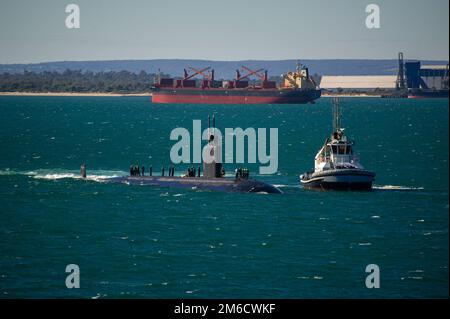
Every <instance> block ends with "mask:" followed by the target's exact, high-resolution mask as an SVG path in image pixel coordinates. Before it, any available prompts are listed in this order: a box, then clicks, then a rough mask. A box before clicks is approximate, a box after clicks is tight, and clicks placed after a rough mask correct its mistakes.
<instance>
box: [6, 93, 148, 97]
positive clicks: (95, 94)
mask: <svg viewBox="0 0 450 319" xmlns="http://www.w3.org/2000/svg"><path fill="white" fill-rule="evenodd" d="M151 95H152V94H151V93H131V94H121V93H106V92H105V93H96V92H95V93H94V92H92V93H71V92H45V93H42V92H0V96H102V97H109V96H118V97H123V96H151Z"/></svg>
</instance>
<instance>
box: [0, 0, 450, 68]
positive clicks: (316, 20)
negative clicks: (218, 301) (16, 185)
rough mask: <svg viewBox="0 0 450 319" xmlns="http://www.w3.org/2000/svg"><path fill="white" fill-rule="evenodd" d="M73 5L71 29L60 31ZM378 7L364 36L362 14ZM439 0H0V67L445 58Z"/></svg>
mask: <svg viewBox="0 0 450 319" xmlns="http://www.w3.org/2000/svg"><path fill="white" fill-rule="evenodd" d="M70 3H75V4H78V5H79V7H80V11H81V28H80V29H67V28H66V26H65V20H66V16H67V13H65V7H66V5H68V4H70ZM370 3H376V4H378V5H379V6H380V8H381V28H380V29H367V28H366V25H365V20H366V16H367V13H366V12H365V8H366V6H367V5H368V4H370ZM448 11H449V1H448V0H369V1H365V0H339V1H336V0H283V1H278V0H147V1H144V0H122V1H119V0H67V1H64V0H34V1H33V0H28V1H25V0H0V48H1V49H0V63H28V62H44V61H61V60H110V59H111V60H113V59H157V58H183V59H211V60H241V59H268V60H276V59H297V58H302V59H322V58H361V59H364V58H377V59H384V58H388V59H391V58H396V56H397V52H399V51H403V52H404V53H405V57H406V58H410V59H413V58H415V59H441V60H448V55H449V13H448Z"/></svg>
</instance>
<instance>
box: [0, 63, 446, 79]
mask: <svg viewBox="0 0 450 319" xmlns="http://www.w3.org/2000/svg"><path fill="white" fill-rule="evenodd" d="M300 62H301V63H302V64H305V65H306V66H308V67H309V69H310V72H311V74H314V73H317V74H319V75H394V74H396V73H397V67H398V62H397V60H395V59H392V60H351V59H342V60H300ZM296 63H297V60H277V61H263V60H244V61H208V60H181V59H167V60H164V59H160V60H114V61H61V62H44V63H36V64H0V73H5V72H8V73H23V72H24V70H27V71H30V72H44V71H56V72H63V71H65V70H81V71H92V72H102V71H103V72H108V71H122V70H124V71H130V72H133V73H139V72H140V71H146V72H147V73H155V72H158V69H159V70H161V72H163V73H166V74H171V75H172V76H181V75H182V74H183V68H185V67H188V66H193V67H198V68H202V67H206V66H211V67H212V68H214V69H215V73H216V78H217V79H221V78H222V79H229V78H233V77H234V74H235V73H234V72H235V70H236V69H237V68H239V67H240V66H241V65H245V66H247V67H249V68H252V69H257V68H264V69H267V70H268V71H269V75H272V76H278V75H280V74H282V73H285V72H287V71H290V70H294V69H295V66H296ZM446 63H447V61H422V64H436V65H442V64H446Z"/></svg>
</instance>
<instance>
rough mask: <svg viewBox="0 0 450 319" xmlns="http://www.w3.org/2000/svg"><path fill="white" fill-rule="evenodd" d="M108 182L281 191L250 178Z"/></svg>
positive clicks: (150, 178)
mask: <svg viewBox="0 0 450 319" xmlns="http://www.w3.org/2000/svg"><path fill="white" fill-rule="evenodd" d="M104 181H105V182H108V183H122V184H129V185H149V186H159V187H168V188H188V189H195V190H211V191H222V192H240V193H267V194H281V193H282V192H281V191H280V190H279V189H278V188H276V187H275V186H272V185H270V184H267V183H264V182H260V181H256V180H252V179H231V178H211V179H210V178H203V177H179V176H120V177H112V178H108V179H105V180H104Z"/></svg>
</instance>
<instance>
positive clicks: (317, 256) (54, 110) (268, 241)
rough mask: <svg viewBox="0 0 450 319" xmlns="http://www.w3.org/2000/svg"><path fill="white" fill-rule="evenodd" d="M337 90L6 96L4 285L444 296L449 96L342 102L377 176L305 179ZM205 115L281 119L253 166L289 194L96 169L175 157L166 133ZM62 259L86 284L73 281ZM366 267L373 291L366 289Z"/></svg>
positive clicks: (120, 291) (152, 293)
mask: <svg viewBox="0 0 450 319" xmlns="http://www.w3.org/2000/svg"><path fill="white" fill-rule="evenodd" d="M330 102H331V101H330V99H327V98H322V99H320V100H319V101H318V102H317V104H315V105H301V106H299V105H245V106H233V105H152V104H151V102H150V100H149V99H148V98H145V97H123V98H119V97H110V98H108V97H0V110H1V114H2V115H1V117H0V149H1V153H0V207H1V208H0V297H1V298H12V297H20V298H22V297H24V298H54V297H56V298H58V297H68V298H71V297H83V298H103V297H106V298H114V297H129V298H136V297H145V298H200V297H201V298H244V297H245V298H357V297H362V298H371V297H377V298H378V297H382V298H416V297H425V298H435V297H448V288H449V286H448V274H449V272H448V260H449V255H448V252H449V247H448V243H449V235H448V226H449V220H448V216H449V199H448V198H449V188H448V186H449V179H448V173H449V171H448V167H449V163H448V158H449V149H448V143H449V140H448V136H449V128H448V127H449V126H448V124H449V123H448V119H449V112H448V110H449V108H448V100H447V99H445V100H438V99H436V100H403V99H377V98H347V99H345V98H344V99H342V101H341V104H342V110H343V126H344V127H346V129H347V132H348V135H349V136H350V137H353V138H355V140H356V150H357V152H358V153H359V155H360V157H361V160H362V163H363V164H364V165H365V167H366V168H368V169H370V170H373V171H375V172H376V174H377V177H376V182H375V189H374V191H373V192H333V191H330V192H320V191H309V190H305V189H302V188H301V187H300V185H299V181H298V175H299V174H301V173H303V172H304V171H305V170H308V169H311V168H312V167H313V158H314V155H315V154H316V152H317V150H318V149H319V148H320V146H321V145H322V143H323V141H324V140H325V138H326V137H327V136H328V135H329V133H330V132H331V103H330ZM212 113H215V114H216V119H217V126H218V127H219V128H225V127H242V128H247V127H255V128H258V127H261V128H262V127H266V128H269V127H276V128H278V130H279V167H278V173H277V174H274V175H270V176H260V175H258V172H257V166H256V165H255V164H252V165H248V167H249V168H250V171H251V175H253V176H255V175H256V176H255V177H256V178H258V179H260V180H264V181H267V182H269V183H273V184H276V185H278V186H279V187H280V189H282V190H283V192H284V194H282V195H269V194H236V193H220V192H205V191H195V190H190V189H188V190H186V189H166V188H158V187H148V186H133V185H122V184H106V183H102V182H99V180H100V179H101V178H102V177H108V176H117V175H122V174H127V171H128V168H129V165H130V164H131V163H140V164H141V165H142V164H144V165H145V166H147V167H148V166H149V165H153V167H154V171H159V169H160V167H161V166H162V165H165V166H166V167H167V165H168V164H169V152H170V148H171V146H172V145H173V143H174V141H170V139H169V135H170V132H171V130H172V129H173V128H175V127H179V126H181V127H186V128H191V127H192V120H193V119H201V120H203V127H205V126H206V118H207V116H208V114H212ZM83 162H85V163H86V164H87V167H88V175H89V176H90V177H89V178H88V180H81V179H79V178H78V173H79V167H80V164H81V163H83ZM186 167H187V166H179V167H177V171H178V173H179V172H181V171H182V170H184V169H185V168H186ZM225 168H226V169H227V171H228V172H230V173H231V172H232V171H233V170H234V166H232V165H227V166H226V167H225ZM68 264H77V265H79V267H80V275H81V283H80V284H81V288H79V289H67V288H66V286H65V279H66V276H67V274H66V273H65V267H66V265H68ZM368 264H377V265H378V266H379V267H380V274H381V287H380V288H379V289H367V288H366V286H365V279H366V276H367V275H368V274H367V273H365V268H366V266H367V265H368Z"/></svg>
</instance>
